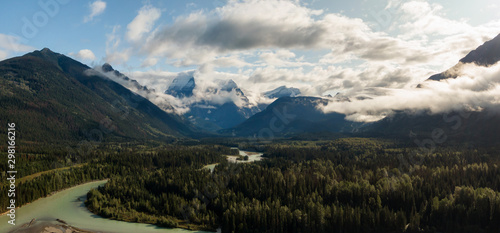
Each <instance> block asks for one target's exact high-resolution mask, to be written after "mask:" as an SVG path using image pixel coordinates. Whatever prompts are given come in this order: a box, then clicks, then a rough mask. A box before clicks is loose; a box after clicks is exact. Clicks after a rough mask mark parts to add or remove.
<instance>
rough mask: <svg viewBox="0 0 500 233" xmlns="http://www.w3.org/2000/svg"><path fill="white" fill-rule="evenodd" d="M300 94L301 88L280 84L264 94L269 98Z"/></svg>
mask: <svg viewBox="0 0 500 233" xmlns="http://www.w3.org/2000/svg"><path fill="white" fill-rule="evenodd" d="M297 95H300V90H299V89H298V88H294V87H290V88H288V87H286V86H280V87H278V88H276V89H274V90H271V91H268V92H265V93H264V96H265V97H267V98H269V99H274V98H281V97H295V96H297Z"/></svg>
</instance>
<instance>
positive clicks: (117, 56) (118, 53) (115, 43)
mask: <svg viewBox="0 0 500 233" xmlns="http://www.w3.org/2000/svg"><path fill="white" fill-rule="evenodd" d="M119 31H120V26H119V25H118V26H114V27H113V30H112V32H111V33H109V34H106V57H104V61H105V62H107V63H110V64H123V63H125V62H127V61H128V60H129V59H130V57H131V56H132V47H126V48H122V47H121V38H120V36H119V34H118V33H119Z"/></svg>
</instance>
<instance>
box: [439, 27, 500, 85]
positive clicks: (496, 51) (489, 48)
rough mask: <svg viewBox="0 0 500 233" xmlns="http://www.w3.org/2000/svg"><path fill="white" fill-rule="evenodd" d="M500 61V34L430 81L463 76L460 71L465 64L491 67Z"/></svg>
mask: <svg viewBox="0 0 500 233" xmlns="http://www.w3.org/2000/svg"><path fill="white" fill-rule="evenodd" d="M498 61H500V34H498V35H497V36H496V37H495V38H493V39H492V40H489V41H486V42H485V43H484V44H482V45H481V46H479V47H477V48H476V49H475V50H473V51H471V52H469V53H468V54H467V55H466V56H465V57H463V58H462V59H460V61H459V62H458V64H456V65H455V66H453V67H452V68H450V69H448V70H447V71H445V72H442V73H439V74H435V75H433V76H431V77H430V78H429V80H435V81H439V80H443V79H448V78H456V77H458V76H460V75H461V73H460V71H461V68H462V66H463V65H464V64H470V63H474V64H476V65H478V66H490V65H494V64H496V63H497V62H498Z"/></svg>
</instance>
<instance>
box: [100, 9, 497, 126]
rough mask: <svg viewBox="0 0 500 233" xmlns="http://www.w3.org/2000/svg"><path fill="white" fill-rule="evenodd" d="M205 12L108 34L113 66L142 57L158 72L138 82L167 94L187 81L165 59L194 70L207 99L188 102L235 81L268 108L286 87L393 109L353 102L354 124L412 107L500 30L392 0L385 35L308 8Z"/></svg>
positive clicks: (144, 20) (144, 18)
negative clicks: (267, 95)
mask: <svg viewBox="0 0 500 233" xmlns="http://www.w3.org/2000/svg"><path fill="white" fill-rule="evenodd" d="M197 9H198V8H196V9H191V12H190V13H188V14H181V15H179V16H177V17H176V18H174V20H173V22H169V23H166V22H161V11H160V10H158V9H157V8H155V7H153V6H151V5H149V4H147V5H145V6H143V7H142V8H141V10H139V12H138V14H137V15H136V17H135V18H134V19H133V20H132V21H131V22H130V23H129V24H128V26H127V30H125V31H124V32H122V33H120V30H119V29H120V27H114V28H113V32H112V33H110V34H108V35H107V38H108V40H107V43H106V58H105V60H106V61H107V62H112V63H113V64H116V63H125V62H127V61H128V60H129V59H130V58H131V56H134V55H137V56H143V57H140V59H139V60H140V61H142V64H141V67H152V66H153V67H154V69H155V70H152V71H148V73H133V74H130V76H131V77H134V78H136V79H137V80H138V81H139V82H141V83H142V84H144V85H146V86H148V87H149V86H150V85H155V87H154V88H155V89H157V88H159V89H157V90H162V91H164V90H165V89H166V88H167V87H168V85H169V82H170V81H171V80H172V79H173V78H174V77H176V75H180V74H179V73H169V72H166V71H162V70H157V69H161V65H157V64H159V63H158V61H164V62H165V63H167V64H169V65H173V66H177V67H189V68H188V69H189V71H186V72H193V76H195V78H196V82H197V85H198V86H199V92H197V91H196V90H195V95H194V96H193V98H192V99H189V98H186V99H185V100H183V101H191V102H193V101H200V100H201V98H206V99H210V98H212V97H203V95H204V92H203V90H204V88H207V87H210V86H211V85H213V84H214V83H216V80H218V79H233V80H234V81H235V82H236V83H237V84H238V86H240V87H241V88H242V89H243V91H244V92H245V95H247V96H248V98H249V99H250V101H251V102H252V103H254V104H256V103H259V102H263V101H266V100H265V99H263V98H261V92H262V91H263V90H272V89H274V88H276V87H278V86H282V85H286V86H288V87H295V88H299V89H300V90H301V92H302V93H303V94H304V95H309V96H322V95H324V94H325V93H336V92H340V93H342V94H343V95H346V96H352V97H360V99H365V100H367V101H368V102H363V103H370V101H372V102H371V103H370V104H369V105H368V106H366V108H368V107H370V106H371V105H373V106H378V105H379V106H386V107H387V109H385V110H383V111H382V110H381V111H371V110H369V109H368V110H363V108H365V107H364V106H363V104H361V102H358V100H355V101H354V99H356V98H354V99H353V102H355V104H353V105H352V106H357V105H358V104H359V106H360V107H361V110H360V113H354V112H353V111H351V110H352V109H349V107H348V106H351V105H350V104H347V103H342V104H341V103H338V105H341V106H340V107H341V108H340V109H341V110H342V111H344V112H348V113H349V117H351V118H353V119H358V120H363V121H369V120H373V119H376V118H378V117H380V116H383V115H384V114H390V112H391V111H392V110H391V109H390V108H389V106H388V105H385V104H383V103H380V104H379V103H378V102H375V101H382V100H383V101H387V102H389V103H390V102H391V101H393V100H394V99H400V100H406V99H408V98H406V97H404V95H405V94H407V95H408V96H410V97H412V98H413V99H408V101H409V102H411V101H416V100H414V99H418V98H416V97H417V96H418V95H422V96H427V95H430V94H427V92H426V91H429V89H425V88H424V89H418V90H417V89H415V86H416V85H417V84H419V83H422V82H423V81H424V80H425V79H427V78H428V77H429V76H430V75H432V74H435V73H439V72H441V71H443V70H445V69H447V68H449V67H452V66H453V65H455V64H456V63H457V62H458V60H459V59H460V58H461V57H463V56H465V55H466V54H467V53H468V52H470V51H471V50H473V49H474V48H476V47H477V46H479V45H480V44H482V43H484V42H485V41H487V40H489V39H491V38H492V37H494V36H495V35H497V34H498V33H499V32H500V20H494V21H491V22H488V23H484V24H481V25H475V26H472V25H471V24H469V23H468V22H467V20H463V19H459V20H451V19H449V17H447V16H446V12H445V10H444V9H443V7H442V6H441V5H439V4H435V3H427V2H425V1H411V0H410V1H390V4H388V5H387V7H386V9H385V10H386V11H387V12H388V14H390V16H391V20H389V21H388V23H389V25H388V28H387V29H386V30H385V31H380V30H374V28H375V27H374V25H373V22H370V21H365V20H363V19H360V18H354V17H348V16H346V15H345V14H343V13H330V12H327V11H321V10H320V11H318V10H313V9H311V8H309V7H308V5H306V4H302V3H301V2H300V1H278V0H247V1H227V2H226V4H225V5H218V6H217V7H216V8H215V9H212V10H206V9H205V10H197ZM267 12H273V14H268V13H267ZM138 42H141V43H138ZM193 67H194V68H193ZM165 72H166V73H168V74H166V73H165ZM435 85H438V84H435ZM436 91H438V93H439V90H436ZM196 93H198V94H196ZM400 95H401V98H400ZM384 96H386V97H384ZM384 98H386V99H384ZM436 98H437V97H436ZM212 99H214V98H212ZM223 99H230V98H229V96H226V97H225V98H223ZM429 99H431V97H429ZM179 104H180V105H179V106H181V105H182V104H184V105H187V104H189V103H188V102H180V103H179ZM344 104H345V105H346V106H344ZM395 106H397V108H400V107H401V108H402V107H405V106H406V105H404V104H400V105H398V104H397V103H396V105H395ZM408 106H413V105H408ZM414 107H415V108H419V109H420V108H421V107H420V106H416V104H415V106H414ZM332 111H333V110H332ZM339 111H340V110H339Z"/></svg>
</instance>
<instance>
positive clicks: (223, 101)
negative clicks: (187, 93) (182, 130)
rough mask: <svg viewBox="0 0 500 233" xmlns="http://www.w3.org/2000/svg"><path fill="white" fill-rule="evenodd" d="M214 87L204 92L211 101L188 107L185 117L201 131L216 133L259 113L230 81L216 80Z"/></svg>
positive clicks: (203, 101)
mask: <svg viewBox="0 0 500 233" xmlns="http://www.w3.org/2000/svg"><path fill="white" fill-rule="evenodd" d="M216 84H217V85H216V86H215V87H210V88H208V89H207V90H204V91H205V93H207V95H211V96H212V97H213V98H212V99H207V100H203V99H202V100H200V101H198V102H195V103H193V104H191V105H189V106H188V107H189V111H188V112H187V113H186V114H185V116H186V117H187V118H188V119H190V120H191V122H192V123H193V124H195V125H197V126H199V127H201V128H203V129H206V130H209V131H217V130H220V129H225V128H230V127H233V126H235V125H238V124H240V123H241V122H243V121H245V120H246V119H248V118H249V117H250V116H252V115H253V114H255V113H257V112H259V111H260V109H259V108H258V107H256V106H251V105H250V103H249V100H248V98H247V97H246V96H245V93H243V91H242V90H241V89H240V88H239V87H238V85H237V84H236V83H235V82H234V81H233V80H231V79H229V80H217V81H216Z"/></svg>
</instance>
